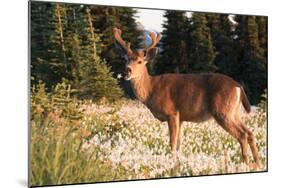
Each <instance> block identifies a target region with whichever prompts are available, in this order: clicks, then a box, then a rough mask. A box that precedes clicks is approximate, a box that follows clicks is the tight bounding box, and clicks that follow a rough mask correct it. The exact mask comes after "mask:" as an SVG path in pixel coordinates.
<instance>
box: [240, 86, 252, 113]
mask: <svg viewBox="0 0 281 188" xmlns="http://www.w3.org/2000/svg"><path fill="white" fill-rule="evenodd" d="M240 93H241V96H240V99H241V102H242V104H243V107H244V108H245V110H246V112H247V113H250V112H251V104H250V102H249V100H248V97H247V95H246V93H245V91H244V89H243V88H242V87H241V92H240Z"/></svg>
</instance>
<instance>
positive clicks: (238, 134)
mask: <svg viewBox="0 0 281 188" xmlns="http://www.w3.org/2000/svg"><path fill="white" fill-rule="evenodd" d="M214 118H215V119H216V121H217V122H218V124H219V125H220V126H221V127H222V128H223V129H224V130H226V131H227V132H228V133H229V134H230V135H231V136H233V137H234V138H235V139H237V140H238V142H239V143H240V147H241V150H242V157H243V160H244V162H245V163H246V164H247V165H248V164H249V158H248V135H247V132H246V131H245V130H244V129H243V128H241V127H240V126H239V124H237V123H236V122H234V121H233V119H232V118H229V117H227V116H225V115H221V114H217V115H215V116H214Z"/></svg>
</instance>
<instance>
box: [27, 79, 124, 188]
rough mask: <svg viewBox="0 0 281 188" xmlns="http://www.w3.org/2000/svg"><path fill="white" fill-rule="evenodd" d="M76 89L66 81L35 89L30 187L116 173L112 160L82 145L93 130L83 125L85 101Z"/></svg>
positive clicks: (106, 177)
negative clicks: (47, 87) (100, 157)
mask: <svg viewBox="0 0 281 188" xmlns="http://www.w3.org/2000/svg"><path fill="white" fill-rule="evenodd" d="M73 92H74V90H72V89H71V86H70V85H69V84H67V82H66V81H65V82H63V83H59V84H57V85H56V86H55V87H54V88H53V91H52V92H51V93H48V92H46V88H45V84H43V83H42V82H39V84H38V85H34V86H33V88H32V93H31V146H30V151H31V153H30V155H31V166H30V168H31V182H30V185H31V186H39V185H55V184H68V183H83V182H85V183H86V182H92V181H109V180H112V179H113V177H114V176H116V175H115V173H116V172H115V171H112V170H110V169H111V168H112V167H111V165H110V163H106V161H101V160H100V159H98V155H97V154H98V151H99V150H93V151H92V152H88V151H87V150H85V149H83V148H82V144H83V143H85V141H86V140H87V139H88V138H89V136H91V134H92V132H91V129H89V128H90V127H89V125H87V126H86V125H84V126H83V124H82V117H83V116H82V115H83V111H82V110H80V107H81V106H80V105H82V104H81V101H77V100H76V99H75V98H74V97H73V96H72V93H73ZM120 178H122V176H120Z"/></svg>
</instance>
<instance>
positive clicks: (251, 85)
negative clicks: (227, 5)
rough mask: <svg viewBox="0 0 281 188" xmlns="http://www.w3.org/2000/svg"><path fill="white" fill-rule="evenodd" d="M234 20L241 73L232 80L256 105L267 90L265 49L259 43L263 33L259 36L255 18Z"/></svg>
mask: <svg viewBox="0 0 281 188" xmlns="http://www.w3.org/2000/svg"><path fill="white" fill-rule="evenodd" d="M235 20H236V21H237V22H238V23H239V25H238V26H237V28H236V30H235V33H236V35H237V36H238V37H237V39H236V43H237V45H238V46H239V47H240V48H239V49H238V50H237V54H238V55H237V56H238V60H239V64H238V66H239V70H240V72H241V73H240V74H236V75H234V78H236V79H237V80H238V81H240V82H241V83H242V84H243V85H244V87H245V91H246V93H247V94H248V96H250V102H251V103H252V104H258V103H259V101H260V96H261V94H262V93H263V92H264V89H266V88H267V55H265V51H267V47H265V46H264V44H263V46H262V45H261V44H260V41H259V38H260V37H261V36H259V35H264V34H265V33H262V31H261V34H259V25H258V22H257V21H256V20H257V17H256V16H236V19H235ZM261 27H264V26H261ZM263 37H266V36H263ZM264 42H265V41H263V43H264ZM242 70H243V71H242Z"/></svg>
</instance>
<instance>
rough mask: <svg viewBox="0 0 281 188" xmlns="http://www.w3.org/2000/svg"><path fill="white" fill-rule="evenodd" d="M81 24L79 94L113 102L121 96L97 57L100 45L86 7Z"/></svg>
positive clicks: (104, 63) (106, 68) (103, 62)
mask: <svg viewBox="0 0 281 188" xmlns="http://www.w3.org/2000/svg"><path fill="white" fill-rule="evenodd" d="M84 17H85V19H83V20H84V22H83V30H84V31H83V33H85V35H84V36H82V38H83V43H82V47H81V52H80V54H81V57H80V58H81V59H82V63H81V67H80V77H81V78H80V79H81V81H80V85H79V94H80V95H81V96H83V97H84V98H90V99H100V98H102V97H106V98H107V99H109V100H114V99H117V98H119V97H120V96H121V95H122V91H121V89H120V88H119V86H118V83H117V80H116V79H114V78H113V73H112V72H110V68H109V67H108V66H107V64H106V62H105V60H102V59H101V58H100V56H99V51H98V50H97V46H99V45H98V44H99V43H100V39H99V36H98V35H97V34H96V33H95V32H94V25H93V21H92V19H93V18H92V14H91V10H90V9H89V8H88V7H86V8H85V11H84Z"/></svg>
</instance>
